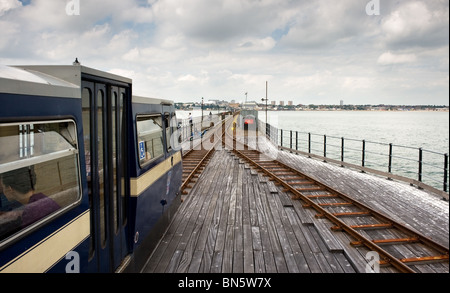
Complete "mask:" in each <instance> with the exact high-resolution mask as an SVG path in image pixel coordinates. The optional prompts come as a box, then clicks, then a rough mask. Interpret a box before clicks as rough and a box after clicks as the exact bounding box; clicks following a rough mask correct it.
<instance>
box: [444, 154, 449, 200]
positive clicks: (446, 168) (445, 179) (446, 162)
mask: <svg viewBox="0 0 450 293" xmlns="http://www.w3.org/2000/svg"><path fill="white" fill-rule="evenodd" d="M447 177H448V154H445V155H444V191H445V192H447V190H448V185H447V184H448V182H447Z"/></svg>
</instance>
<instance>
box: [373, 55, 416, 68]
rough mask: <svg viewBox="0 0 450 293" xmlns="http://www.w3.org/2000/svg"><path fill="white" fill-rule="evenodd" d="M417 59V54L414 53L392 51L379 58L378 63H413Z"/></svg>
mask: <svg viewBox="0 0 450 293" xmlns="http://www.w3.org/2000/svg"><path fill="white" fill-rule="evenodd" d="M416 60H417V56H416V55H414V54H393V53H391V52H386V53H383V54H382V55H381V56H380V57H379V58H378V61H377V62H378V64H380V65H392V64H404V63H413V62H415V61H416Z"/></svg>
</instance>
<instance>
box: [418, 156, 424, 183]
mask: <svg viewBox="0 0 450 293" xmlns="http://www.w3.org/2000/svg"><path fill="white" fill-rule="evenodd" d="M422 167H423V149H422V148H420V149H419V178H418V179H419V182H422Z"/></svg>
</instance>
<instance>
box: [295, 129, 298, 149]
mask: <svg viewBox="0 0 450 293" xmlns="http://www.w3.org/2000/svg"><path fill="white" fill-rule="evenodd" d="M295 150H296V151H298V131H296V132H295Z"/></svg>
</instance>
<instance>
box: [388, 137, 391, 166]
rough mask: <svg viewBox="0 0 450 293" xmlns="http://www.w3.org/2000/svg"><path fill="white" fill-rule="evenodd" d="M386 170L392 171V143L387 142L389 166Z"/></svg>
mask: <svg viewBox="0 0 450 293" xmlns="http://www.w3.org/2000/svg"><path fill="white" fill-rule="evenodd" d="M388 172H389V173H392V143H390V144H389V166H388Z"/></svg>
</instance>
